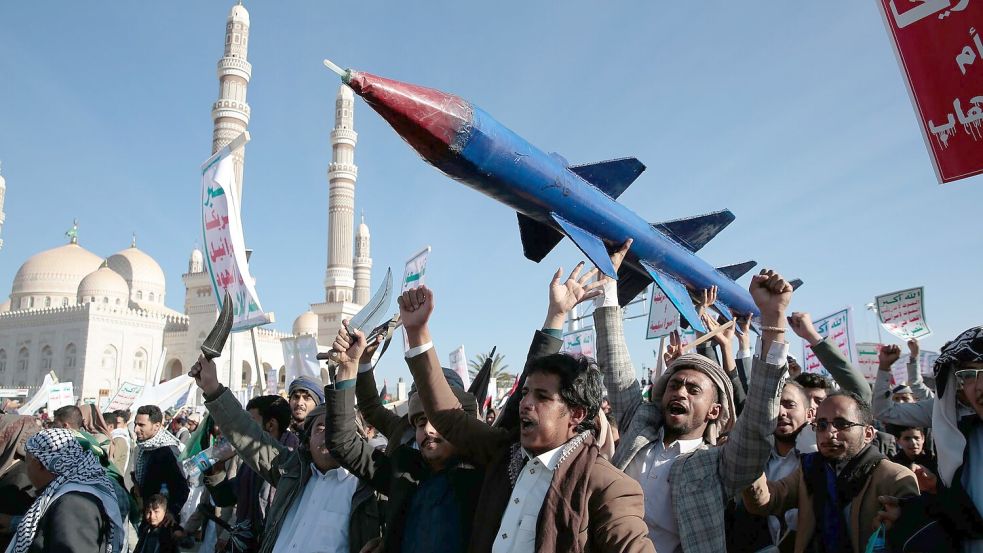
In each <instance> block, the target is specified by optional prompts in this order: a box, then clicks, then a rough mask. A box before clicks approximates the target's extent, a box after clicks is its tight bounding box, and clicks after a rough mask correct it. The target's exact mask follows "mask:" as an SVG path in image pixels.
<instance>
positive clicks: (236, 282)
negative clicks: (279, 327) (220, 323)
mask: <svg viewBox="0 0 983 553" xmlns="http://www.w3.org/2000/svg"><path fill="white" fill-rule="evenodd" d="M201 200H202V202H201V225H202V234H203V235H204V238H203V239H204V246H205V247H204V250H205V265H206V266H207V267H208V273H209V275H211V279H212V289H213V290H214V292H215V297H216V298H217V301H218V304H219V307H221V305H222V300H223V298H224V297H225V293H226V292H228V293H229V294H230V295H231V296H232V301H233V302H234V308H233V313H234V314H235V318H234V319H233V322H232V330H233V331H240V330H246V329H249V328H252V327H254V326H258V325H263V324H267V323H269V322H270V316H269V315H268V314H266V313H264V312H263V308H262V307H261V306H260V303H259V296H257V295H256V289H255V287H254V286H253V277H252V276H250V274H249V264H248V263H247V261H246V246H245V241H244V239H243V235H242V221H241V220H240V218H239V199H238V198H237V197H236V190H235V171H234V161H233V158H232V153H231V151H230V150H229V148H228V147H226V148H223V149H222V150H220V151H219V152H218V153H217V154H215V155H214V156H212V158H210V159H209V161H208V162H206V164H205V166H204V167H203V169H202V175H201Z"/></svg>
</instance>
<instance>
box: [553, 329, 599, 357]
mask: <svg viewBox="0 0 983 553" xmlns="http://www.w3.org/2000/svg"><path fill="white" fill-rule="evenodd" d="M561 351H564V352H566V353H569V354H571V355H582V356H584V357H590V358H592V359H596V358H597V354H596V352H595V350H594V329H593V328H587V329H584V330H577V331H575V332H571V333H569V334H564V335H563V348H562V349H561Z"/></svg>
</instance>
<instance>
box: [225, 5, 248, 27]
mask: <svg viewBox="0 0 983 553" xmlns="http://www.w3.org/2000/svg"><path fill="white" fill-rule="evenodd" d="M229 19H235V20H236V21H242V22H243V23H245V24H246V25H249V12H248V11H246V7H245V6H243V5H242V4H236V5H235V6H232V9H231V10H229Z"/></svg>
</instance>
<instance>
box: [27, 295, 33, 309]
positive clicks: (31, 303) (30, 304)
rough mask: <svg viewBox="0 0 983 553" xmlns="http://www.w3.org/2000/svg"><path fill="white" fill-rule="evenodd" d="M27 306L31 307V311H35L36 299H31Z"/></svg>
mask: <svg viewBox="0 0 983 553" xmlns="http://www.w3.org/2000/svg"><path fill="white" fill-rule="evenodd" d="M27 306H28V307H30V308H31V309H34V297H33V296H32V297H31V299H30V300H28V302H27Z"/></svg>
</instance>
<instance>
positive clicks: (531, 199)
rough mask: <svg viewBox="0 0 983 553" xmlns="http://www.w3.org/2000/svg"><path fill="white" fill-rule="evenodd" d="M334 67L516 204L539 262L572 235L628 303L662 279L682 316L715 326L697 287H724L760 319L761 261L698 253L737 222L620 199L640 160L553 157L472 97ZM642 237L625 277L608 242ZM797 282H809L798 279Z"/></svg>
mask: <svg viewBox="0 0 983 553" xmlns="http://www.w3.org/2000/svg"><path fill="white" fill-rule="evenodd" d="M324 65H325V66H326V67H328V69H330V70H331V71H333V72H335V73H336V74H338V76H340V77H341V80H342V81H343V82H344V83H345V84H347V85H348V86H349V87H351V89H352V90H353V91H354V92H355V93H356V94H358V95H359V96H361V97H362V99H363V100H365V102H366V103H367V104H368V105H369V106H371V107H372V109H374V110H375V111H376V112H377V113H378V114H379V115H381V116H382V118H383V119H385V120H386V121H387V122H388V123H389V124H390V126H392V128H393V129H394V130H395V131H396V132H397V133H398V134H399V135H400V136H401V137H402V138H403V140H405V141H406V142H407V143H408V144H409V145H410V146H411V147H412V148H413V149H414V150H416V151H417V152H418V153H419V154H420V156H422V157H423V159H425V160H426V161H427V162H428V163H430V164H431V165H433V166H434V167H436V168H437V169H439V170H440V171H442V172H443V173H445V174H446V175H448V176H450V177H451V178H453V179H455V180H458V181H460V182H462V183H464V184H466V185H468V186H470V187H471V188H474V189H476V190H478V191H479V192H482V193H484V194H486V195H488V196H491V197H492V198H494V199H496V200H498V201H500V202H502V203H504V204H506V205H508V206H509V207H511V208H512V209H515V210H516V212H517V213H518V217H519V233H520V236H521V239H522V249H523V253H524V254H525V256H526V257H527V258H528V259H531V260H532V261H536V262H539V261H541V260H542V259H543V258H544V257H546V255H547V254H548V253H549V252H550V251H551V250H552V249H553V248H554V247H555V246H556V245H557V244H558V243H559V242H560V240H562V239H563V237H564V236H566V237H568V238H570V239H571V240H572V241H573V242H574V243H575V244H576V245H577V247H578V248H580V250H581V251H582V252H583V253H584V255H586V256H587V257H588V259H590V261H591V262H593V263H594V264H595V265H596V266H597V267H598V268H599V269H600V270H601V272H603V273H604V274H606V275H608V276H611V277H613V278H617V279H618V280H619V282H618V299H619V303H621V305H626V304H627V303H628V302H630V301H631V300H632V299H633V298H634V297H635V296H637V295H638V294H639V293H640V292H642V291H643V290H644V289H645V288H646V287H647V286H648V285H649V283H651V282H653V281H655V283H656V284H657V285H658V286H659V288H661V289H662V291H663V292H664V293H665V294H666V297H668V298H669V300H670V301H672V303H673V305H675V306H676V309H678V310H679V313H680V315H681V316H682V317H683V318H684V319H686V321H687V322H689V324H690V326H692V327H693V328H694V329H696V330H697V331H700V332H706V328H705V327H704V325H703V323H702V322H701V321H700V317H699V314H698V313H697V311H696V309H695V308H694V306H693V302H692V300H691V299H690V295H689V291H690V290H692V291H697V290H702V289H706V288H710V287H711V286H717V288H718V295H717V297H718V300H717V303H716V305H715V306H714V307H715V308H716V309H717V311H719V312H720V313H721V314H722V315H724V316H725V317H728V318H730V316H731V313H730V312H731V310H733V311H734V312H735V313H737V314H740V315H757V314H758V313H757V308H756V307H755V305H754V301H753V300H752V299H751V295H750V294H749V293H748V291H747V290H746V289H745V288H744V287H742V286H740V285H738V284H737V283H736V282H734V280H735V279H737V278H740V277H741V276H742V275H744V274H745V273H746V272H747V271H749V270H751V269H752V268H753V267H754V266H755V265H756V263H755V262H754V261H748V262H745V263H739V264H737V265H730V266H726V267H720V268H714V267H713V266H712V265H710V264H708V263H707V262H705V261H703V260H702V259H700V258H699V257H697V256H696V255H695V252H696V251H698V250H699V249H700V248H702V247H703V246H704V245H706V243H707V242H709V241H710V240H711V239H712V238H713V237H714V236H716V235H717V233H719V232H720V231H721V230H723V229H724V227H726V226H727V225H729V224H730V223H731V222H732V221H733V220H734V215H733V214H732V213H731V212H730V211H728V210H723V211H718V212H714V213H709V214H706V215H698V216H695V217H689V218H684V219H677V220H674V221H667V222H664V223H655V224H651V223H649V222H648V221H645V220H644V219H642V218H641V217H640V216H638V215H637V214H636V213H635V212H634V211H632V210H630V209H628V208H627V207H625V206H624V205H622V204H620V203H618V201H617V199H618V196H620V195H621V193H622V192H624V191H625V189H627V188H628V186H629V185H631V183H632V182H634V180H635V179H636V178H638V176H639V175H640V174H641V173H642V171H644V170H645V166H644V165H643V164H642V163H641V162H640V161H638V160H637V159H635V158H623V159H614V160H610V161H602V162H599V163H592V164H586V165H570V164H569V163H567V161H566V160H565V159H563V157H561V156H560V155H558V154H555V153H551V154H547V153H545V152H543V151H542V150H540V149H539V148H537V147H535V146H533V145H532V144H530V143H529V142H527V141H526V140H525V139H523V138H522V137H521V136H519V135H518V134H516V133H514V132H512V131H511V130H509V129H508V128H506V127H505V126H504V125H502V124H501V123H499V122H498V121H496V120H495V119H494V118H493V117H491V116H490V115H489V114H487V113H486V112H484V111H483V110H481V109H480V108H479V107H477V106H475V105H474V104H471V103H470V102H468V101H466V100H464V99H463V98H460V97H458V96H455V95H453V94H448V93H446V92H441V91H439V90H434V89H431V88H425V87H422V86H418V85H414V84H409V83H404V82H400V81H394V80H391V79H386V78H383V77H378V76H375V75H371V74H369V73H363V72H361V71H353V70H351V69H342V68H340V67H338V66H337V65H335V64H334V63H332V62H330V61H328V60H324ZM628 238H633V239H634V242H633V244H632V246H631V250H630V251H629V252H628V256H627V258H626V259H625V262H624V263H623V264H622V267H621V269H620V270H619V271H618V272H617V274H615V271H614V266H613V265H612V264H611V260H610V258H609V254H608V248H610V247H614V246H617V245H619V244H622V243H623V242H624V241H625V240H627V239H628ZM796 284H801V282H797V283H796Z"/></svg>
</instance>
